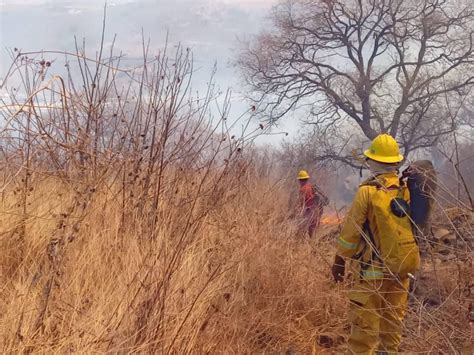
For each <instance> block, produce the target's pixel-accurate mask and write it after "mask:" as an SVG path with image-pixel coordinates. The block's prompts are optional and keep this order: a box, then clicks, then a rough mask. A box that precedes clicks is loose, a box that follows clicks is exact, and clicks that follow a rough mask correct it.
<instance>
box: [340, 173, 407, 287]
mask: <svg viewBox="0 0 474 355" xmlns="http://www.w3.org/2000/svg"><path fill="white" fill-rule="evenodd" d="M376 179H377V181H378V182H379V183H380V184H381V185H383V186H385V187H387V188H388V187H391V186H400V180H399V178H398V176H397V174H395V173H388V174H381V175H378V176H377V178H376ZM376 191H377V187H376V186H371V185H366V184H365V183H362V184H361V185H360V187H359V189H358V191H357V193H356V195H355V197H354V201H353V202H352V206H351V208H350V210H349V212H348V214H347V216H346V218H345V221H344V225H343V228H342V231H341V234H340V236H339V239H338V248H337V254H338V255H340V256H342V257H344V258H353V257H354V256H356V255H360V254H362V255H360V258H359V259H358V271H359V272H360V275H361V276H362V277H363V278H364V279H366V280H374V279H382V278H384V275H385V269H384V267H383V266H382V265H381V264H380V263H377V262H373V261H371V260H370V259H371V257H370V255H371V253H372V249H371V248H370V247H368V248H365V252H362V251H364V250H363V247H364V245H365V243H367V242H369V243H370V241H368V240H367V238H368V236H367V233H366V232H364V231H363V229H364V224H365V223H366V221H367V222H368V225H369V228H370V230H371V232H372V235H373V238H374V240H375V245H376V246H377V245H380V236H381V233H383V231H379V230H378V228H377V225H376V223H375V217H374V215H373V211H372V208H371V202H370V201H371V198H372V195H373V194H374V193H375V192H376ZM403 198H404V199H405V200H406V201H409V198H410V196H409V191H408V189H404V196H403ZM364 239H365V240H364ZM366 240H367V241H366ZM362 265H364V266H365V267H363V268H362V267H361V266H362Z"/></svg>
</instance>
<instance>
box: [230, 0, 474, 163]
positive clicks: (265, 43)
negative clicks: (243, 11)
mask: <svg viewBox="0 0 474 355" xmlns="http://www.w3.org/2000/svg"><path fill="white" fill-rule="evenodd" d="M271 19H272V21H273V24H274V27H272V28H270V29H268V30H267V31H265V32H263V33H262V34H260V35H259V36H258V37H256V38H254V39H253V40H251V41H249V42H248V43H247V44H246V46H245V48H244V49H243V51H242V52H241V55H240V57H239V59H238V61H237V65H238V66H239V67H240V68H241V70H242V73H243V76H244V79H245V81H246V83H247V84H248V86H249V87H250V89H251V91H250V92H251V94H250V95H249V97H250V99H251V100H253V101H254V102H255V105H256V106H257V110H258V112H259V113H260V114H261V115H262V116H265V117H266V118H267V119H268V120H270V121H271V122H275V121H277V120H279V119H281V118H283V117H284V116H285V115H287V114H288V113H289V112H290V111H294V110H296V109H306V111H305V112H306V114H307V117H306V119H304V120H305V121H306V122H307V123H310V124H313V125H315V127H316V129H315V135H316V136H317V137H314V139H316V140H318V139H319V140H320V141H321V144H323V143H324V144H326V148H325V149H324V154H323V155H324V157H322V158H324V159H334V158H336V159H337V158H340V157H341V150H344V149H345V147H346V145H347V142H348V141H349V140H350V138H351V137H359V138H360V137H363V138H364V139H373V138H374V137H375V136H376V135H377V134H379V133H380V132H388V133H390V134H391V135H393V136H395V137H397V138H398V140H399V141H400V142H401V143H402V146H403V148H404V151H405V154H409V153H410V152H412V151H414V150H416V149H420V148H426V147H430V146H432V145H433V144H435V143H436V142H437V140H438V139H439V138H440V137H442V136H443V135H447V134H449V133H451V132H452V131H453V130H454V129H455V125H453V124H452V121H451V120H450V119H447V118H446V115H445V113H446V105H445V103H444V102H443V101H445V98H446V96H448V97H449V99H450V100H451V101H453V102H460V101H461V100H463V99H465V98H466V96H469V95H472V94H470V88H471V86H472V85H473V84H474V75H473V74H472V73H473V71H472V69H473V59H474V57H473V30H474V26H473V23H474V22H473V21H474V9H473V6H472V4H471V3H470V2H468V1H456V0H452V1H451V0H417V1H415V0H344V1H342V0H288V1H286V2H284V3H280V4H279V5H278V6H276V7H275V8H274V10H273V12H272V15H271ZM335 134H336V135H337V137H336V138H337V139H334V137H335V136H334V135H335ZM329 136H330V137H331V138H332V139H331V141H330V142H328V139H327V138H328V137H329ZM341 142H343V143H341ZM345 153H346V155H347V153H348V151H347V150H345ZM349 156H350V154H349ZM344 159H345V160H346V162H347V157H345V158H344Z"/></svg>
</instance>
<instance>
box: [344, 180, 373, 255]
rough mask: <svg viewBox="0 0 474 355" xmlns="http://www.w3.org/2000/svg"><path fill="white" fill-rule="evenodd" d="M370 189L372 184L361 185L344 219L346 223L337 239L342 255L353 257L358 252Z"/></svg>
mask: <svg viewBox="0 0 474 355" xmlns="http://www.w3.org/2000/svg"><path fill="white" fill-rule="evenodd" d="M370 189H371V187H370V186H361V187H359V190H358V191H357V193H356V195H355V197H354V201H353V202H352V206H351V208H350V210H349V212H348V214H347V216H346V218H345V220H344V225H343V227H342V231H341V234H340V235H339V239H338V241H337V254H338V255H340V256H342V257H347V258H351V257H352V256H353V255H354V254H355V253H356V252H357V248H358V246H359V242H360V239H361V232H362V228H363V225H364V223H365V221H366V220H367V212H368V209H369V194H370Z"/></svg>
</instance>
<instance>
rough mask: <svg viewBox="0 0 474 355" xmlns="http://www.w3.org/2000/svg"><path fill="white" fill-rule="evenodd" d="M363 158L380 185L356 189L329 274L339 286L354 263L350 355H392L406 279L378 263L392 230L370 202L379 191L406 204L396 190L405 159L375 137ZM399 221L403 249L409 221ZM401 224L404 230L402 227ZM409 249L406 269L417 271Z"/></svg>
mask: <svg viewBox="0 0 474 355" xmlns="http://www.w3.org/2000/svg"><path fill="white" fill-rule="evenodd" d="M364 155H365V156H366V158H367V164H368V166H369V169H370V170H371V175H372V179H376V180H377V184H378V185H377V186H374V185H371V184H364V183H363V184H362V185H361V186H360V187H359V189H358V191H357V193H356V195H355V198H354V201H353V203H352V206H351V208H350V210H349V212H348V214H347V216H346V219H345V222H344V225H343V228H342V231H341V234H340V236H339V239H338V248H337V254H336V258H335V261H334V264H333V267H332V274H333V277H334V279H335V281H336V282H339V281H342V280H343V278H344V273H345V259H352V260H353V262H352V264H353V266H354V279H353V285H352V288H351V290H350V292H349V299H350V306H349V307H350V308H349V320H350V322H351V334H350V337H349V341H348V347H349V353H350V354H395V353H397V352H398V347H399V344H400V341H401V332H402V326H403V318H404V316H405V312H406V308H407V303H408V288H409V274H408V273H407V272H406V271H404V273H403V274H397V273H396V272H392V271H391V270H388V269H387V266H386V264H385V263H384V262H383V261H381V260H380V259H381V258H379V257H378V256H380V253H379V252H378V250H377V249H378V248H377V247H378V246H380V245H381V242H382V241H384V239H383V238H387V234H388V233H387V229H389V228H391V227H390V226H389V227H387V226H381V225H380V224H381V223H380V221H381V219H380V216H377V213H378V212H377V210H376V209H375V208H374V205H373V201H374V198H376V196H378V195H376V194H377V193H378V191H380V190H383V191H385V192H387V193H390V194H392V195H393V194H399V191H402V194H403V196H402V197H403V199H404V200H408V199H409V191H408V190H407V189H403V190H402V189H401V187H400V180H399V177H398V175H397V170H398V166H399V164H400V162H401V161H402V160H403V156H402V155H401V154H400V151H399V147H398V144H397V142H396V141H395V139H394V138H393V137H391V136H390V135H388V134H382V135H379V136H377V137H376V138H375V139H374V140H373V142H372V145H371V146H370V148H369V149H368V150H366V151H365V152H364ZM392 190H393V191H392ZM393 220H394V221H395V222H391V223H393V224H394V226H393V228H394V229H397V228H399V226H398V222H397V221H398V219H397V218H394V219H393ZM400 221H401V222H400V226H401V227H400V228H405V229H400V230H401V231H402V232H400V230H398V229H397V231H396V233H399V234H401V233H405V234H406V235H407V238H408V240H409V241H408V242H407V243H406V244H409V243H412V241H411V240H410V238H412V237H411V236H410V235H411V231H409V230H408V229H410V227H411V226H410V224H409V223H410V222H409V218H407V217H405V218H400ZM403 223H405V224H406V223H408V224H406V225H405V226H404V225H403ZM367 234H369V235H370V236H371V238H369V237H368V236H367ZM413 243H415V242H414V239H413ZM382 244H383V243H382ZM415 244H416V243H415ZM368 245H369V247H367V246H368ZM411 248H412V254H410V257H411V261H410V263H411V264H413V265H409V267H412V266H413V268H416V267H419V265H415V264H417V263H418V264H419V259H417V257H418V258H419V255H417V254H419V252H418V249H417V246H416V245H415V246H413V245H412V246H411ZM408 269H409V268H408ZM404 270H407V269H406V268H404Z"/></svg>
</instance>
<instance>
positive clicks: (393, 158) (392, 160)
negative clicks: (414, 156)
mask: <svg viewBox="0 0 474 355" xmlns="http://www.w3.org/2000/svg"><path fill="white" fill-rule="evenodd" d="M364 155H365V156H366V157H367V158H369V159H372V160H375V161H378V162H379V163H386V164H394V163H400V162H401V161H403V159H404V158H403V155H401V154H398V155H396V156H391V157H384V156H380V155H377V154H373V153H371V152H370V150H369V149H367V150H366V151H364Z"/></svg>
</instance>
